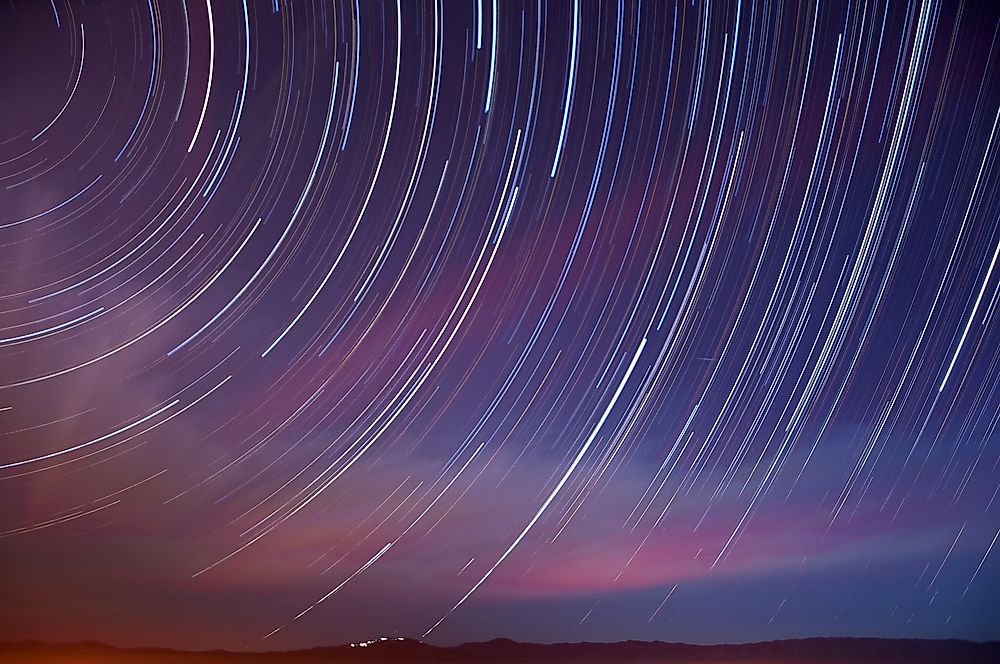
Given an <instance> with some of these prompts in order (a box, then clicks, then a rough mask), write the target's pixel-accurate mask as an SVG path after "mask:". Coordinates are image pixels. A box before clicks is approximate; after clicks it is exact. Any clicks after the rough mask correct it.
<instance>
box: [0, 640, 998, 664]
mask: <svg viewBox="0 0 1000 664" xmlns="http://www.w3.org/2000/svg"><path fill="white" fill-rule="evenodd" d="M0 662H5V663H8V662H9V663H16V664H22V663H23V664H28V663H29V662H30V663H31V664H54V663H56V662H58V663H60V664H62V663H65V664H69V663H72V664H97V663H98V662H100V663H101V664H104V663H107V664H138V663H140V662H142V663H149V664H220V663H225V664H312V663H316V664H320V663H325V662H331V663H333V662H350V663H358V664H363V663H367V664H390V663H400V664H402V663H411V662H412V663H427V664H434V663H437V662H448V663H454V664H515V663H524V664H548V663H549V662H553V663H559V664H576V663H578V662H579V663H581V664H625V663H630V662H669V663H672V664H695V663H700V662H712V663H714V664H730V663H732V664H736V663H737V662H738V663H740V664H765V663H767V664H771V663H781V664H807V663H809V664H812V663H818V664H868V663H875V662H879V663H888V662H899V663H904V662H905V663H907V664H909V663H911V662H919V663H921V664H931V663H933V664H980V663H981V664H988V663H989V664H993V663H995V662H1000V642H998V641H993V642H989V643H973V642H970V641H954V640H949V641H933V640H921V639H853V638H817V639H798V640H791V641H769V642H765V643H746V644H738V645H715V646H696V645H688V644H683V643H663V642H658V641H622V642H619V643H558V644H534V643H517V642H515V641H509V640H506V639H497V640H494V641H487V642H485V643H464V644H462V645H460V646H452V647H439V646H431V645H427V644H424V643H420V642H419V641H411V640H402V639H391V640H377V641H372V642H369V643H368V644H365V645H364V646H361V645H354V646H351V645H344V646H334V647H326V648H312V649H309V650H296V651H289V652H264V653H253V652H227V651H224V650H215V651H206V652H187V651H180V650H168V649H165V648H113V647H111V646H106V645H103V644H100V643H74V644H62V645H53V644H46V643H38V642H32V641H24V642H17V643H0Z"/></svg>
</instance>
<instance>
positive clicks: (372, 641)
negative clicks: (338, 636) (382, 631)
mask: <svg viewBox="0 0 1000 664" xmlns="http://www.w3.org/2000/svg"><path fill="white" fill-rule="evenodd" d="M404 640H405V639H404V638H403V637H401V636H397V637H395V638H391V639H390V638H389V637H388V636H380V637H379V638H377V639H370V640H368V641H362V642H361V643H352V644H351V647H352V648H367V647H368V646H370V645H372V644H375V643H381V642H382V641H404Z"/></svg>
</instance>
